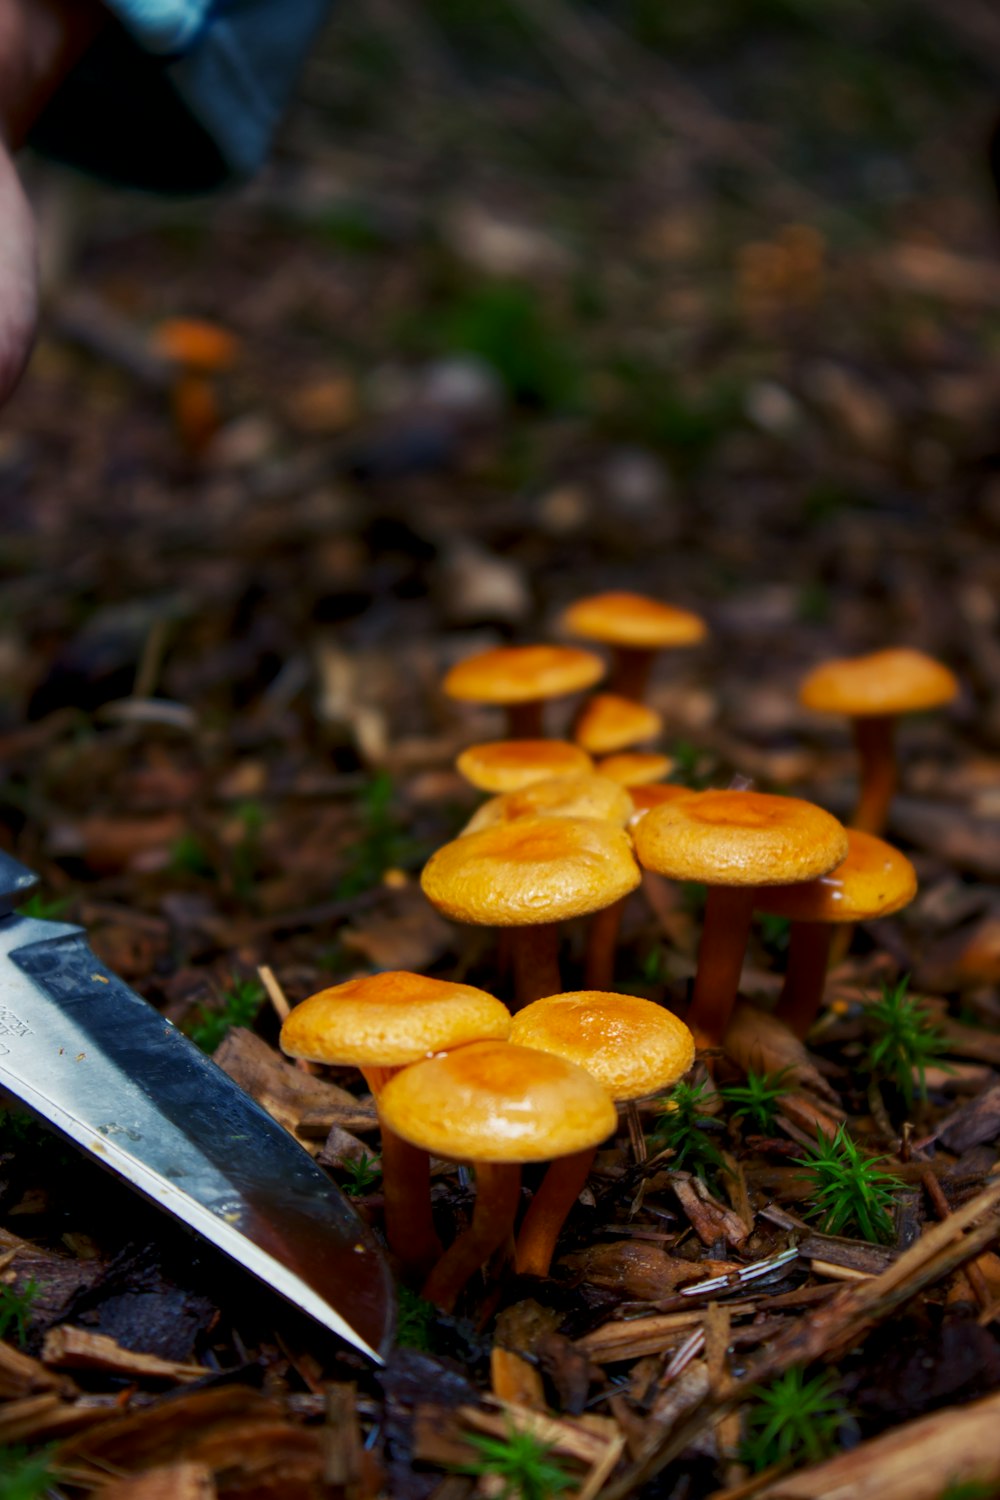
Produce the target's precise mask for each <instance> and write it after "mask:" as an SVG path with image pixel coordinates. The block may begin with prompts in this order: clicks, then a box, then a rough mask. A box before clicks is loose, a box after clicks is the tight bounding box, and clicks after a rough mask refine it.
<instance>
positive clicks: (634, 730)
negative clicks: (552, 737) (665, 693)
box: [573, 693, 663, 755]
mask: <svg viewBox="0 0 1000 1500" xmlns="http://www.w3.org/2000/svg"><path fill="white" fill-rule="evenodd" d="M662 728H663V716H662V714H658V713H657V712H656V711H655V709H652V708H649V707H647V705H646V704H645V703H636V702H634V701H633V699H631V698H623V697H621V695H620V694H618V693H595V694H594V696H593V697H592V698H590V699H588V701H587V702H586V703H585V704H584V706H583V709H582V710H581V712H580V715H579V717H578V718H577V721H576V725H575V727H574V731H573V733H574V736H575V738H576V742H577V744H579V745H582V746H583V748H584V749H585V750H589V751H590V753H591V754H592V755H610V754H611V753H612V752H613V751H615V750H627V749H628V748H629V746H630V745H641V744H642V742H643V740H652V739H655V738H656V736H657V735H658V734H659V733H660V731H661V729H662Z"/></svg>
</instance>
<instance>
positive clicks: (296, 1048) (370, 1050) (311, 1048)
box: [281, 970, 510, 1068]
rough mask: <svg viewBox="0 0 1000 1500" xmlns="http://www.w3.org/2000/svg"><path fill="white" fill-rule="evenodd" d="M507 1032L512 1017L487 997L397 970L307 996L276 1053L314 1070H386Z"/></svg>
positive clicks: (293, 1014)
mask: <svg viewBox="0 0 1000 1500" xmlns="http://www.w3.org/2000/svg"><path fill="white" fill-rule="evenodd" d="M509 1031H510V1012H509V1011H508V1010H507V1007H506V1006H505V1005H503V1004H501V1002H500V1001H499V1000H496V999H494V997H493V996H492V995H488V994H487V993H486V991H485V990H477V989H474V988H473V986H472V985H470V984H451V983H449V982H447V981H446V980H441V979H428V978H425V976H424V975H422V974H410V973H407V972H406V971H405V970H397V971H394V972H389V973H384V974H369V975H365V976H363V977H361V978H360V979H348V980H347V981H346V982H345V983H344V984H336V985H333V986H332V987H331V988H330V989H326V990H320V991H319V993H318V994H316V995H310V997H309V999H308V1000H303V1001H302V1004H301V1005H297V1006H296V1007H295V1009H294V1010H293V1011H292V1012H291V1014H290V1015H289V1016H288V1018H287V1020H286V1021H285V1024H284V1025H283V1026H282V1028H281V1047H282V1051H284V1052H287V1053H288V1054H289V1056H290V1057H307V1058H309V1059H310V1060H311V1061H313V1062H325V1063H343V1064H344V1065H349V1066H351V1067H355V1068H374V1067H383V1068H390V1067H402V1066H403V1065H404V1064H406V1063H412V1062H417V1061H418V1060H419V1059H421V1058H424V1057H429V1056H430V1055H431V1054H432V1053H434V1052H442V1051H444V1050H446V1049H447V1048H449V1047H461V1046H464V1045H465V1044H466V1043H467V1042H473V1041H479V1040H481V1039H482V1038H485V1037H506V1035H507V1033H508V1032H509Z"/></svg>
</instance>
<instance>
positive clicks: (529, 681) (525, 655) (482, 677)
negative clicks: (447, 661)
mask: <svg viewBox="0 0 1000 1500" xmlns="http://www.w3.org/2000/svg"><path fill="white" fill-rule="evenodd" d="M603 676H604V663H603V662H602V661H601V658H600V657H599V656H595V655H594V653H593V652H592V651H582V650H580V649H579V647H576V646H497V647H495V648H494V649H493V650H491V651H481V652H480V653H479V654H478V655H477V656H469V657H466V659H465V660H464V661H460V662H458V663H457V664H456V665H455V666H454V667H452V669H451V671H450V672H448V674H447V675H446V677H445V679H444V683H443V688H444V691H445V692H446V693H447V694H448V696H449V697H450V698H459V699H462V700H463V701H466V702H470V703H498V704H504V703H532V702H535V701H537V700H539V699H543V698H561V697H564V696H566V695H567V694H569V693H578V692H581V691H582V690H583V689H584V688H588V687H593V685H594V683H595V682H597V681H598V680H599V679H600V678H601V677H603Z"/></svg>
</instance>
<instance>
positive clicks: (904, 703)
mask: <svg viewBox="0 0 1000 1500" xmlns="http://www.w3.org/2000/svg"><path fill="white" fill-rule="evenodd" d="M957 692H958V681H957V679H956V678H955V676H954V674H953V673H952V672H951V671H949V669H948V668H947V667H946V666H944V665H943V664H942V663H941V662H939V661H935V660H934V658H933V657H931V656H925V655H924V653H923V652H922V651H912V650H909V649H907V648H903V647H899V648H894V649H891V650H888V651H876V652H873V653H872V654H871V655H869V656H853V657H844V658H841V659H839V660H836V661H829V662H824V663H823V664H822V665H821V666H819V667H816V668H815V670H814V671H812V672H810V673H809V675H808V677H807V678H806V679H805V681H804V682H803V683H802V685H801V687H800V688H799V700H800V702H801V703H802V704H803V705H804V706H805V707H806V708H812V709H815V710H817V712H819V713H829V714H844V715H846V716H847V717H848V718H849V719H850V720H851V723H852V728H853V731H854V740H855V744H856V746H857V749H858V756H859V759H860V775H861V786H860V791H859V796H858V802H857V806H856V808H855V811H854V815H853V817H852V818H851V825H852V827H854V828H859V829H860V830H861V831H862V832H863V833H873V834H880V833H881V832H882V830H883V829H884V828H885V825H886V821H887V818H888V813H889V804H890V803H891V801H892V798H893V795H894V793H895V790H896V782H897V778H898V769H897V758H896V750H895V744H894V739H895V724H896V720H897V719H898V718H899V717H900V715H901V714H907V713H917V712H919V711H921V710H923V709H928V708H938V707H940V706H942V705H943V704H945V703H950V702H951V700H952V699H953V698H954V697H955V696H956V694H957Z"/></svg>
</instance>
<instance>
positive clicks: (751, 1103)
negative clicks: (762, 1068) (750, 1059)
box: [719, 1068, 794, 1135]
mask: <svg viewBox="0 0 1000 1500" xmlns="http://www.w3.org/2000/svg"><path fill="white" fill-rule="evenodd" d="M789 1075H790V1069H788V1068H782V1069H781V1072H780V1073H772V1074H767V1073H754V1072H753V1071H751V1072H749V1073H748V1074H747V1081H746V1083H734V1084H729V1085H728V1086H727V1087H726V1088H724V1089H720V1090H719V1093H720V1095H721V1097H722V1098H723V1099H724V1100H725V1102H726V1103H727V1104H735V1105H736V1108H735V1109H734V1110H733V1112H732V1114H731V1115H730V1117H729V1118H730V1119H731V1120H733V1121H736V1120H743V1119H747V1118H749V1119H750V1120H752V1121H753V1123H754V1125H755V1126H756V1127H757V1129H758V1131H759V1132H760V1134H761V1135H770V1134H771V1132H772V1131H773V1130H774V1118H775V1115H776V1114H777V1112H778V1105H779V1104H780V1102H781V1100H782V1099H783V1098H784V1097H785V1095H786V1094H788V1093H790V1092H791V1090H792V1088H793V1087H794V1085H793V1083H792V1082H790V1081H789Z"/></svg>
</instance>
